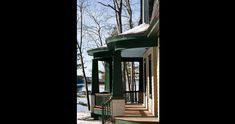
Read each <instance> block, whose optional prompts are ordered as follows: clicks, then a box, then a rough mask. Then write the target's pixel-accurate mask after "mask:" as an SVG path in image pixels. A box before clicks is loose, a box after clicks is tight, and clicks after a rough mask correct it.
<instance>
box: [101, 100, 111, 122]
mask: <svg viewBox="0 0 235 124" xmlns="http://www.w3.org/2000/svg"><path fill="white" fill-rule="evenodd" d="M111 101H112V97H110V98H109V99H108V100H107V101H105V102H104V103H103V104H102V124H104V123H105V122H106V121H107V120H109V119H110V118H111V108H110V102H111Z"/></svg>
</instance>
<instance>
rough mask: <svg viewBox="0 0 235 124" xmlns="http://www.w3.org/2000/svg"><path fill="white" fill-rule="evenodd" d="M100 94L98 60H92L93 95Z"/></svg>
mask: <svg viewBox="0 0 235 124" xmlns="http://www.w3.org/2000/svg"><path fill="white" fill-rule="evenodd" d="M95 93H99V75H98V60H96V59H93V60H92V85H91V94H92V95H94V94H95Z"/></svg>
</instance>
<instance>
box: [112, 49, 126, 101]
mask: <svg viewBox="0 0 235 124" xmlns="http://www.w3.org/2000/svg"><path fill="white" fill-rule="evenodd" d="M112 66H113V68H112V69H113V70H112V71H113V73H112V96H113V97H123V93H124V92H123V84H122V72H121V51H115V52H114V55H113V63H112Z"/></svg>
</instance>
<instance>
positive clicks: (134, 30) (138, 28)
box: [120, 23, 149, 35]
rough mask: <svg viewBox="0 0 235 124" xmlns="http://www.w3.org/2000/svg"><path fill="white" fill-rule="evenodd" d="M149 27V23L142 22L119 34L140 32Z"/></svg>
mask: <svg viewBox="0 0 235 124" xmlns="http://www.w3.org/2000/svg"><path fill="white" fill-rule="evenodd" d="M148 27H149V24H146V23H143V24H141V25H139V26H137V27H134V28H132V29H130V30H128V31H125V32H123V33H121V34H120V35H123V34H136V33H141V32H144V31H146V30H147V29H148Z"/></svg>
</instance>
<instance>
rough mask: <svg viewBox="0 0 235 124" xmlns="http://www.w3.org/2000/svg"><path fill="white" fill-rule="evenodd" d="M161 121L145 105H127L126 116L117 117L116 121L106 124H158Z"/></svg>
mask: <svg viewBox="0 0 235 124" xmlns="http://www.w3.org/2000/svg"><path fill="white" fill-rule="evenodd" d="M157 123H159V120H158V118H157V117H155V116H153V115H152V113H151V112H149V111H148V110H147V108H145V106H144V105H143V104H126V105H125V114H124V115H123V116H117V117H115V118H114V121H113V122H111V121H107V122H106V123H105V124H157Z"/></svg>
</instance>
